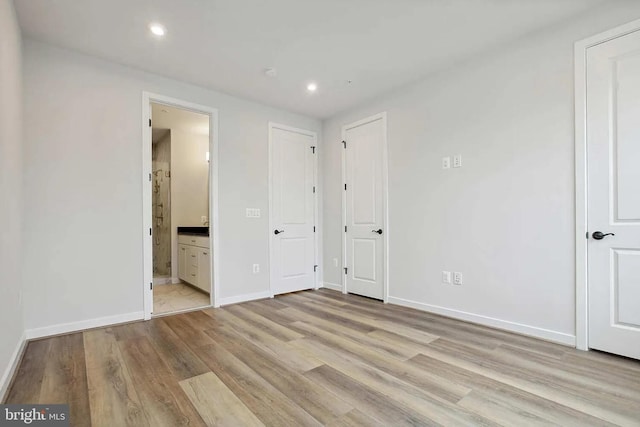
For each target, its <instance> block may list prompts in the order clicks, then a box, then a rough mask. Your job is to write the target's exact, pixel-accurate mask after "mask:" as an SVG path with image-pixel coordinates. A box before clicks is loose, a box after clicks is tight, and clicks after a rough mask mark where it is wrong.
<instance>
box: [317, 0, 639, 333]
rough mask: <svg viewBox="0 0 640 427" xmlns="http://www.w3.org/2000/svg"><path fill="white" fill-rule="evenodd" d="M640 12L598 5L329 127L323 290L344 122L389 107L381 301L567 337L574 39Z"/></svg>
mask: <svg viewBox="0 0 640 427" xmlns="http://www.w3.org/2000/svg"><path fill="white" fill-rule="evenodd" d="M638 17H640V4H638V3H635V4H631V3H626V4H621V5H618V6H616V7H612V6H610V5H609V6H608V7H607V8H606V9H602V10H597V11H595V12H594V13H591V14H589V15H585V16H582V17H580V19H578V20H576V21H574V22H572V23H566V24H563V25H562V26H557V27H554V28H549V29H547V30H545V31H544V32H541V33H538V34H536V35H532V36H530V37H528V38H526V39H522V40H519V41H517V42H514V43H513V44H512V45H510V46H508V47H505V48H503V49H501V50H500V51H495V52H493V53H491V54H487V55H484V56H482V57H479V58H475V59H473V60H469V61H467V62H465V63H461V64H459V65H458V66H456V67H454V68H452V69H448V70H446V71H443V72H441V73H439V74H438V75H434V76H432V77H430V78H427V79H426V80H424V81H422V82H419V83H417V84H414V85H412V86H410V87H406V88H403V89H402V90H399V91H397V92H395V93H392V94H390V95H388V96H386V97H383V98H381V99H378V100H376V101H374V102H371V103H370V104H369V105H366V106H363V107H362V108H357V109H355V110H353V111H350V112H347V113H344V114H341V115H339V116H337V117H334V118H332V119H330V120H328V121H326V122H325V123H324V126H323V134H324V138H325V144H324V159H323V161H324V165H325V168H324V174H323V176H324V221H325V223H324V243H325V245H324V260H325V262H324V270H325V271H324V277H325V282H329V283H340V280H341V273H342V270H341V268H342V266H341V265H338V267H334V265H333V261H332V260H333V258H338V259H339V260H341V259H342V257H341V229H340V225H341V222H340V221H341V219H340V218H341V217H340V212H341V191H342V182H341V157H340V156H341V149H342V145H341V144H340V143H339V141H340V140H341V126H342V125H344V124H346V123H349V122H352V121H355V120H358V119H361V118H364V117H366V116H368V115H371V114H374V113H378V112H381V111H387V113H388V127H389V131H388V138H389V217H390V230H388V231H389V236H390V237H389V239H390V258H389V262H390V267H389V269H390V271H389V273H390V296H391V297H395V298H396V299H395V302H399V303H405V304H413V305H414V306H418V307H421V308H424V309H429V310H435V311H440V312H442V313H446V314H449V315H454V316H458V317H462V318H466V319H473V320H475V321H480V322H485V323H490V324H494V325H497V326H502V327H508V328H514V329H516V330H520V331H522V332H526V333H532V334H537V335H539V336H544V337H547V338H551V339H556V340H559V341H563V342H566V343H571V342H573V337H574V335H575V321H574V318H575V303H574V288H575V267H574V257H575V248H574V234H575V233H574V160H573V156H574V151H573V150H574V141H573V135H574V133H573V123H574V122H573V120H574V114H573V93H574V92H573V81H574V79H573V43H574V42H575V41H577V40H579V39H582V38H585V37H586V36H589V35H592V34H594V33H598V32H600V31H603V30H605V29H608V28H611V27H614V26H616V25H619V24H621V23H625V22H627V21H630V20H632V19H634V18H638ZM454 154H462V156H463V167H462V168H461V169H450V170H442V169H441V158H442V157H443V156H453V155H454ZM442 270H449V271H460V272H462V273H463V278H464V285H463V286H453V285H443V284H441V283H440V280H441V271H442ZM400 299H401V300H400ZM392 300H393V298H392ZM402 300H404V301H402ZM434 306H437V307H434ZM438 307H440V308H438ZM463 312H464V313H463ZM465 313H467V314H465ZM480 316H484V317H480ZM487 317H488V318H492V319H498V320H492V319H487Z"/></svg>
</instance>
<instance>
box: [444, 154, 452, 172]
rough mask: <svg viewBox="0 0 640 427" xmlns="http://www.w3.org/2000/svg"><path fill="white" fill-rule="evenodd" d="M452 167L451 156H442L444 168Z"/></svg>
mask: <svg viewBox="0 0 640 427" xmlns="http://www.w3.org/2000/svg"><path fill="white" fill-rule="evenodd" d="M449 168H451V157H443V158H442V169H449Z"/></svg>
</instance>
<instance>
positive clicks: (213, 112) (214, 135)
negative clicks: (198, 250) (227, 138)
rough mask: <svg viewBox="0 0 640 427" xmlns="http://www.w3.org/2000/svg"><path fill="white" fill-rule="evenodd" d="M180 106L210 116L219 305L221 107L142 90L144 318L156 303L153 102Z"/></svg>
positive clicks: (214, 283) (214, 301) (214, 291)
mask: <svg viewBox="0 0 640 427" xmlns="http://www.w3.org/2000/svg"><path fill="white" fill-rule="evenodd" d="M152 102H153V103H156V104H163V105H167V106H171V107H177V108H181V109H184V110H189V111H193V112H195V113H200V114H206V115H208V116H209V153H210V154H209V158H210V163H209V236H210V238H211V240H210V241H211V250H210V251H209V253H210V254H211V255H210V259H209V262H210V263H211V264H210V265H211V278H210V280H211V293H210V301H211V306H213V307H219V306H220V303H219V301H220V300H219V298H218V289H219V287H220V251H219V248H220V238H219V235H218V234H219V230H220V227H219V226H218V225H219V205H220V204H219V201H218V194H219V191H218V145H219V139H218V110H217V109H216V108H212V107H209V106H206V105H200V104H195V103H193V102H190V101H184V100H181V99H177V98H171V97H168V96H164V95H160V94H156V93H152V92H147V91H143V92H142V234H141V235H142V254H143V257H142V258H143V266H142V269H143V282H142V286H143V287H142V289H143V310H144V319H145V320H149V319H151V314H152V313H151V307H152V305H153V291H152V288H151V286H152V285H151V284H152V283H153V249H152V236H151V235H150V233H149V230H150V229H151V228H152V218H151V217H152V204H153V200H152V192H151V181H150V180H149V174H150V173H151V169H152V160H151V144H152V141H151V132H150V131H149V121H150V120H151V103H152Z"/></svg>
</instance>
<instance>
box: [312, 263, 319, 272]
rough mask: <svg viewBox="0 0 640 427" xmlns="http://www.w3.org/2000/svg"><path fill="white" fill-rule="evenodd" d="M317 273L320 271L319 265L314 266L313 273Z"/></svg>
mask: <svg viewBox="0 0 640 427" xmlns="http://www.w3.org/2000/svg"><path fill="white" fill-rule="evenodd" d="M316 271H318V266H317V265H314V266H313V272H314V273H315V272H316Z"/></svg>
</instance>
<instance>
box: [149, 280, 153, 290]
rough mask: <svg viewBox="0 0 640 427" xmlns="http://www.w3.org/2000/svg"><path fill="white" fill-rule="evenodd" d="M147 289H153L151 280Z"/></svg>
mask: <svg viewBox="0 0 640 427" xmlns="http://www.w3.org/2000/svg"><path fill="white" fill-rule="evenodd" d="M149 289H151V290H153V282H151V283H149Z"/></svg>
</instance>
